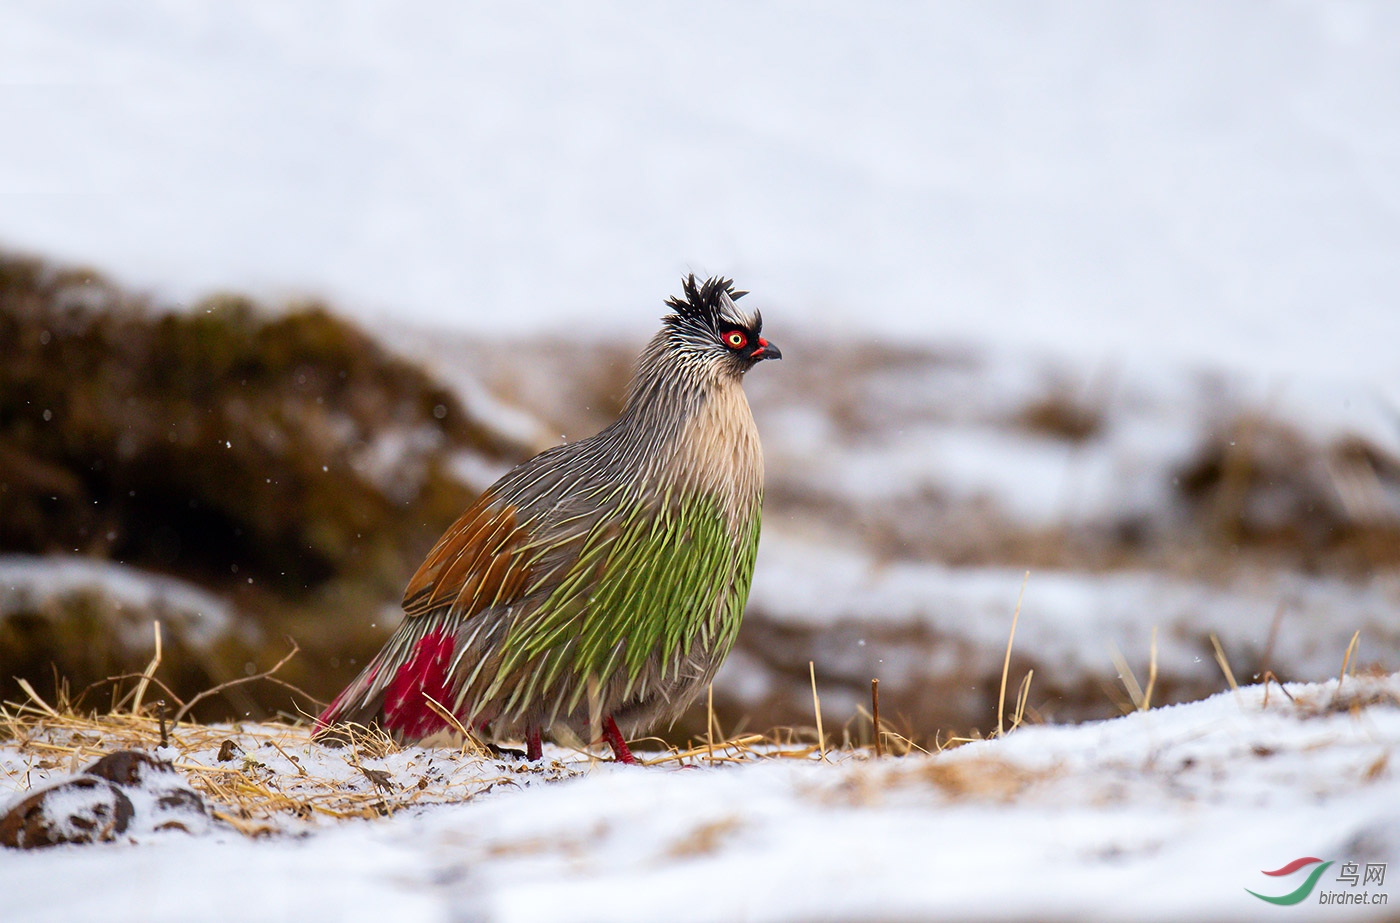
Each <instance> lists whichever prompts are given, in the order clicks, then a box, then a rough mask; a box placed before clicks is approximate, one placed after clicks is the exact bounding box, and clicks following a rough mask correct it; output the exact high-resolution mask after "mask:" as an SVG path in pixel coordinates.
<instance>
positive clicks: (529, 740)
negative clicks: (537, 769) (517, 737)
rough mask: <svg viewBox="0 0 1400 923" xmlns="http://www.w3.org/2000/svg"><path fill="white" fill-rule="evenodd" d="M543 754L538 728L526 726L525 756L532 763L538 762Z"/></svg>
mask: <svg viewBox="0 0 1400 923" xmlns="http://www.w3.org/2000/svg"><path fill="white" fill-rule="evenodd" d="M517 752H518V751H517ZM543 756H544V747H543V746H542V745H541V744H540V729H539V728H527V729H526V731H525V758H526V759H527V760H529V761H530V762H532V763H538V762H539V761H540V758H541V757H543Z"/></svg>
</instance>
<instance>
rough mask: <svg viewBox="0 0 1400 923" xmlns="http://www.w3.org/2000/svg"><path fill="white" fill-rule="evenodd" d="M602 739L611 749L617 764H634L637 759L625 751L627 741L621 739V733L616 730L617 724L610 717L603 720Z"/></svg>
mask: <svg viewBox="0 0 1400 923" xmlns="http://www.w3.org/2000/svg"><path fill="white" fill-rule="evenodd" d="M603 739H604V740H606V741H607V742H608V746H609V747H612V752H613V756H614V757H616V759H617V761H618V762H619V763H627V764H629V765H635V764H636V762H637V758H636V757H635V756H633V755H632V751H631V750H629V749H627V741H625V740H623V739H622V732H621V731H619V730H618V729H617V722H616V721H614V720H613V719H612V715H609V716H608V717H606V718H604V719H603Z"/></svg>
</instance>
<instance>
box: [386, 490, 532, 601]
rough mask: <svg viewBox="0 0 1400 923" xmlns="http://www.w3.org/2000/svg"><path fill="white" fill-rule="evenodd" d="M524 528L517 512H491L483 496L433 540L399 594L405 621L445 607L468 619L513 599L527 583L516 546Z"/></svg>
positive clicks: (487, 498)
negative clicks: (430, 548) (422, 559)
mask: <svg viewBox="0 0 1400 923" xmlns="http://www.w3.org/2000/svg"><path fill="white" fill-rule="evenodd" d="M524 539H525V530H524V529H522V528H520V527H519V526H518V524H517V517H516V510H515V508H514V507H511V506H507V507H504V508H502V509H499V510H497V509H492V508H491V497H490V496H489V495H485V496H483V497H482V498H481V499H480V500H478V501H477V502H476V504H474V505H473V506H472V507H471V509H469V510H467V511H466V512H465V513H463V514H462V516H461V518H459V519H458V520H457V521H456V522H455V523H454V524H453V525H452V527H451V528H450V529H448V530H447V532H446V534H444V535H443V537H442V538H441V539H439V540H438V543H437V545H436V546H434V547H433V550H432V551H431V552H430V553H429V554H428V558H427V560H425V561H424V562H423V565H422V566H421V567H419V568H418V572H417V573H415V574H414V575H413V579H412V580H410V581H409V583H408V588H407V589H406V590H405V591H404V599H403V609H404V612H405V613H406V614H407V615H408V616H409V617H410V618H412V617H415V616H420V615H424V614H426V613H429V612H432V611H434V610H436V609H440V608H442V607H444V606H448V605H450V606H451V608H452V614H453V615H454V616H456V617H458V618H467V617H469V616H472V615H475V614H476V613H478V612H480V611H482V610H483V609H486V608H489V607H491V606H494V605H498V604H500V603H502V602H508V601H510V600H512V599H514V598H515V597H517V596H518V595H519V594H520V593H521V591H522V590H523V589H524V587H525V586H526V584H527V583H528V582H529V579H530V570H531V568H530V567H529V564H528V563H527V562H526V561H525V560H523V556H522V554H521V550H522V549H521V546H522V545H523V544H525V541H524Z"/></svg>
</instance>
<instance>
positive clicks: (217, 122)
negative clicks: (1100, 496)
mask: <svg viewBox="0 0 1400 923" xmlns="http://www.w3.org/2000/svg"><path fill="white" fill-rule="evenodd" d="M1398 39H1400V9H1397V8H1396V6H1395V5H1394V4H1392V3H1388V2H1385V0H1374V2H1364V0H1361V2H1350V0H1349V2H1322V0H1298V2H1290V3H1285V4H1274V5H1270V6H1268V7H1267V8H1266V7H1261V6H1259V5H1258V4H1255V3H1250V2H1247V0H1229V2H1225V0H1222V2H1217V3H1210V4H1204V5H1198V6H1191V7H1187V8H1183V7H1182V6H1181V5H1180V4H1177V3H1171V2H1153V3H1134V4H1129V5H1123V4H1112V3H1091V2H1076V3H1066V4H1056V5H1053V6H1049V7H1047V6H1045V5H1042V4H1035V3H1015V4H1010V5H1006V4H1000V5H997V6H994V7H987V6H984V5H979V4H956V3H932V4H919V5H909V4H903V3H895V2H890V3H864V4H856V5H846V6H842V5H821V6H812V5H810V4H803V5H794V4H787V3H762V4H755V3H749V2H723V3H712V4H707V5H706V7H705V8H704V10H703V12H702V11H700V10H697V9H695V8H693V7H690V6H686V5H683V4H656V5H645V6H641V7H639V6H637V5H634V4H626V3H614V2H601V0H600V2H592V3H587V4H578V5H566V6H560V5H557V4H540V3H514V4H509V5H503V6H497V7H491V6H481V5H465V6H464V5H460V4H453V3H448V2H443V0H420V2H410V3H403V2H396V3H388V2H373V3H363V4H355V5H354V6H353V7H346V6H345V5H344V4H340V3H336V2H334V0H321V2H309V3H297V4H286V3H282V2H279V0H262V2H247V3H240V4H237V5H235V6H226V5H220V4H213V3H187V2H181V0H163V2H144V3H139V4H138V3H118V4H113V3H107V2H101V0H87V2H83V0H68V2H62V3H53V2H49V0H17V2H10V3H6V4H5V5H4V8H3V9H0V113H2V114H3V122H4V124H5V125H6V132H5V143H4V144H3V145H0V197H2V198H0V203H3V204H0V241H3V242H4V243H5V244H6V245H8V246H11V247H23V248H32V249H34V250H36V251H38V252H40V253H42V254H44V255H49V256H55V257H59V258H63V259H66V260H78V261H82V262H86V263H92V264H95V265H97V266H98V267H99V268H104V269H106V270H108V271H110V272H113V273H116V274H117V275H118V277H119V278H120V279H123V280H126V281H133V282H135V283H137V284H138V285H143V286H150V287H155V288H159V289H161V290H163V291H165V292H168V293H173V294H176V295H178V296H180V297H185V298H190V297H195V296H199V295H203V294H205V293H207V292H208V291H209V290H211V289H215V288H233V289H236V290H248V289H252V290H254V291H255V292H258V293H269V292H271V293H278V292H294V291H302V292H306V291H309V292H314V293H318V294H323V295H326V296H329V297H331V298H332V299H333V300H334V301H335V302H336V303H337V304H340V305H343V306H347V307H350V308H353V309H354V310H355V311H357V312H358V313H359V314H360V315H361V316H365V317H381V318H388V317H391V316H392V317H393V318H395V319H402V318H405V317H408V318H414V319H416V320H418V321H420V322H433V323H437V324H440V325H449V326H457V327H465V328H468V329H481V328H492V329H516V330H520V329H529V330H534V329H540V328H542V327H548V328H551V329H567V328H573V329H585V330H595V329H599V328H601V329H603V330H612V329H614V328H617V327H620V326H621V327H626V328H628V329H632V330H641V329H644V328H645V327H647V326H649V325H650V324H651V322H652V320H653V318H654V316H655V313H656V310H657V308H658V306H659V304H660V301H661V299H662V297H664V296H665V295H666V294H668V293H670V292H671V291H673V290H674V287H675V284H676V277H677V275H678V274H679V273H681V272H683V271H685V270H687V269H694V270H696V271H710V272H722V273H725V274H728V275H733V276H734V277H735V278H737V279H738V280H739V281H740V283H741V284H742V285H743V286H744V287H746V288H751V289H753V290H754V291H755V296H754V297H755V298H756V299H761V300H762V303H763V307H765V308H767V309H768V311H769V318H770V321H771V322H772V323H773V325H774V329H775V330H779V329H781V328H782V327H783V326H784V325H787V326H790V327H803V326H820V327H822V328H824V329H826V330H828V331H831V332H838V333H841V332H848V331H850V330H851V329H852V328H853V327H854V328H857V329H859V330H860V331H861V332H874V333H876V334H880V335H886V336H893V337H908V336H914V337H916V338H919V339H928V338H930V337H935V336H937V337H942V336H948V335H954V336H960V337H966V338H970V339H972V340H974V341H976V342H979V343H985V342H989V341H990V342H998V343H1017V344H1035V345H1037V346H1043V347H1049V348H1051V349H1053V350H1055V351H1059V352H1066V351H1067V352H1070V353H1073V354H1074V355H1076V356H1080V357H1086V358H1087V359H1089V360H1090V361H1094V360H1098V359H1100V358H1103V357H1105V356H1113V357H1131V358H1132V359H1134V360H1136V359H1138V358H1142V357H1144V356H1146V357H1149V358H1151V357H1157V356H1160V355H1163V354H1166V355H1172V356H1176V357H1185V358H1188V359H1193V360H1205V361H1208V362H1210V363H1211V364H1221V365H1226V366H1237V367H1245V366H1247V367H1250V368H1255V369H1268V370H1271V371H1273V372H1275V373H1278V374H1283V375H1289V376H1292V375H1296V374H1298V373H1299V372H1303V371H1307V372H1311V373H1318V374H1321V375H1324V376H1342V377H1345V378H1348V379H1351V378H1355V377H1357V376H1358V375H1360V376H1364V377H1367V378H1369V379H1370V380H1371V381H1372V382H1373V383H1375V384H1376V385H1377V386H1379V387H1384V388H1386V389H1388V390H1389V392H1390V393H1391V394H1392V395H1394V393H1395V391H1394V385H1393V382H1394V380H1395V373H1396V372H1397V370H1400V364H1398V363H1400V360H1397V358H1396V355H1395V351H1394V350H1393V348H1392V347H1391V344H1393V343H1395V342H1396V341H1397V340H1400V311H1396V310H1394V293H1395V292H1396V291H1397V290H1400V260H1397V259H1396V258H1395V254H1396V252H1397V248H1400V172H1398V171H1396V170H1395V169H1393V164H1394V163H1396V162H1397V160H1400V119H1397V118H1396V116H1395V113H1396V112H1400V79H1397V78H1398V77H1400V74H1398V73H1397V68H1398V67H1400V51H1397V40H1398Z"/></svg>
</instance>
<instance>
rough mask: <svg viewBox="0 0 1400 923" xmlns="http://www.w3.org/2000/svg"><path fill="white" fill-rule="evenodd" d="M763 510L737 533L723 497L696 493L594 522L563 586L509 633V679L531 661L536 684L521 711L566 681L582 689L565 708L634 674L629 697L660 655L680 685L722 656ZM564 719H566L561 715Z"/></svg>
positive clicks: (748, 578)
mask: <svg viewBox="0 0 1400 923" xmlns="http://www.w3.org/2000/svg"><path fill="white" fill-rule="evenodd" d="M760 519H761V514H760V511H759V509H758V508H757V507H755V509H754V511H753V513H752V515H751V517H750V521H749V523H748V525H747V526H746V527H745V528H744V529H743V531H742V532H741V534H739V535H734V534H732V533H731V532H730V529H729V525H728V522H727V517H726V514H725V512H724V510H723V508H722V505H721V503H720V502H718V501H717V500H715V499H713V498H706V497H704V496H703V495H698V494H697V495H692V496H690V497H686V498H683V499H680V500H678V501H676V502H674V503H663V504H661V509H660V511H659V512H654V513H648V510H647V509H646V507H645V506H644V505H642V504H640V503H638V504H634V505H633V509H632V512H631V513H630V514H625V515H623V517H622V519H621V523H620V524H619V522H618V521H617V520H614V519H610V520H607V521H605V522H600V523H598V524H597V525H595V526H594V527H593V528H592V529H591V530H590V531H589V533H588V535H587V537H586V538H585V539H584V541H583V547H582V550H581V551H580V553H579V556H578V559H577V560H576V562H575V563H574V565H573V567H571V568H570V569H569V571H568V573H567V574H566V576H565V577H564V579H563V580H562V581H560V583H559V585H558V586H557V587H556V588H555V589H554V590H553V592H551V593H550V594H549V595H548V597H546V598H545V600H544V601H543V602H542V603H541V604H540V605H539V608H538V609H537V610H535V611H534V612H533V613H532V615H531V617H530V618H528V619H522V620H521V621H519V622H517V623H516V624H515V625H513V626H512V627H511V629H510V630H509V631H508V632H507V633H506V636H505V640H504V644H503V648H504V651H505V658H504V660H503V662H502V664H501V668H500V673H499V674H498V681H497V683H496V684H495V685H494V686H493V688H492V689H491V690H490V691H488V692H487V694H486V696H485V698H488V699H489V698H493V697H494V696H495V695H498V694H500V691H501V690H500V688H499V687H500V685H501V682H500V681H501V679H502V678H504V677H509V676H513V675H516V674H517V672H518V671H520V670H521V669H522V668H523V667H525V666H527V665H530V666H531V669H530V670H529V675H530V679H529V680H528V681H527V684H526V685H523V686H519V687H517V689H516V690H515V693H514V694H513V695H511V696H510V698H509V700H508V701H507V703H506V711H507V712H509V711H511V710H512V709H514V708H518V707H519V706H520V704H521V703H522V702H528V701H530V700H531V699H533V698H535V697H536V696H537V695H538V694H540V693H544V694H545V695H546V696H547V697H548V691H549V690H552V689H553V688H554V687H556V686H563V687H564V688H568V689H572V690H573V692H572V695H570V696H568V698H567V699H566V700H563V701H561V702H560V703H559V704H560V705H562V711H563V712H564V713H566V714H567V713H569V712H572V711H574V710H575V709H577V708H578V707H579V705H580V702H581V700H582V698H583V697H584V696H585V695H586V693H587V690H588V688H589V687H590V683H593V684H597V683H601V682H602V681H604V680H605V679H607V678H609V677H611V676H613V675H614V672H615V671H617V670H621V671H623V675H624V676H625V677H626V681H625V685H624V687H623V695H624V697H630V696H631V695H632V694H633V693H634V692H636V691H637V690H636V685H637V683H638V681H639V679H641V676H642V672H643V668H644V667H645V666H646V665H647V662H648V660H649V659H651V658H653V657H655V656H656V655H657V653H658V652H660V664H661V669H660V674H659V676H658V677H657V679H658V680H660V681H662V682H665V681H667V680H674V679H677V678H678V677H677V676H676V673H677V671H678V670H679V669H680V666H681V664H682V663H683V662H684V661H685V659H686V658H687V657H689V656H691V654H692V653H693V652H694V651H695V650H697V649H699V650H704V651H705V652H706V655H707V657H715V658H716V659H717V660H722V659H723V658H724V656H725V655H726V654H728V652H729V648H730V647H731V646H732V645H733V643H734V638H735V635H737V634H738V631H739V624H740V622H741V620H742V619H743V614H744V603H745V602H746V601H747V599H748V595H749V586H750V584H751V583H752V581H753V568H754V559H755V557H756V556H757V554H758V535H759V525H760ZM556 717H557V716H556Z"/></svg>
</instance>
